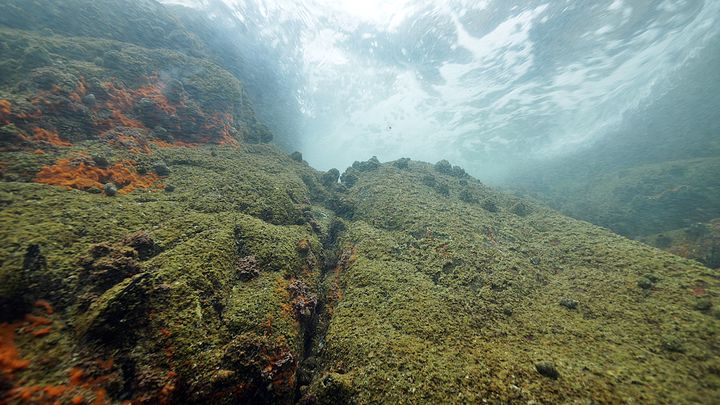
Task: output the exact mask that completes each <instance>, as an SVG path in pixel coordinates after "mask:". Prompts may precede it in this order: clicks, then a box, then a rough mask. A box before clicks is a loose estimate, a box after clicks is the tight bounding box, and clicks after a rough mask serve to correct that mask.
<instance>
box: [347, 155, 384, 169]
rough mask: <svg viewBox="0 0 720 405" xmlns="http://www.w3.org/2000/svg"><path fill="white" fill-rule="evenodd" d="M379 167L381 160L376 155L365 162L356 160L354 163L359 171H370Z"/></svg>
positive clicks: (353, 166) (354, 166) (353, 165)
mask: <svg viewBox="0 0 720 405" xmlns="http://www.w3.org/2000/svg"><path fill="white" fill-rule="evenodd" d="M378 167H380V161H379V160H378V158H377V157H376V156H373V157H371V158H370V159H368V160H366V161H365V162H359V161H357V160H356V161H355V162H354V163H353V164H352V168H353V169H355V170H357V171H359V172H369V171H372V170H376V169H377V168H378Z"/></svg>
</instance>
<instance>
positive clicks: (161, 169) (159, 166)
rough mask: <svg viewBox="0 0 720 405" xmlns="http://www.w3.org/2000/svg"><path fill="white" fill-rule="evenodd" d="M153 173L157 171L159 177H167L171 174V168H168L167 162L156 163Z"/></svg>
mask: <svg viewBox="0 0 720 405" xmlns="http://www.w3.org/2000/svg"><path fill="white" fill-rule="evenodd" d="M153 171H155V173H156V174H157V175H158V176H167V175H169V174H170V168H168V167H167V165H166V164H165V162H158V163H156V164H155V165H154V166H153Z"/></svg>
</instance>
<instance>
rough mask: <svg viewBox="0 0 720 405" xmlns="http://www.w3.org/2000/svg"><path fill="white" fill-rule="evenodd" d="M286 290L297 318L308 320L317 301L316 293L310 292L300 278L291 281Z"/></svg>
mask: <svg viewBox="0 0 720 405" xmlns="http://www.w3.org/2000/svg"><path fill="white" fill-rule="evenodd" d="M287 290H288V292H289V293H290V299H291V303H292V307H293V310H294V312H295V316H296V317H297V319H298V320H301V321H307V320H309V319H310V318H311V317H312V315H313V313H314V312H315V307H316V306H317V303H318V300H317V295H315V294H313V293H311V292H310V291H309V290H308V287H307V285H305V283H304V282H303V281H302V280H300V279H295V280H293V281H291V282H290V284H289V285H288V288H287Z"/></svg>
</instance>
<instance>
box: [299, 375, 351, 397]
mask: <svg viewBox="0 0 720 405" xmlns="http://www.w3.org/2000/svg"><path fill="white" fill-rule="evenodd" d="M316 390H317V393H316V394H315V395H314V396H313V397H306V398H303V400H302V401H301V403H304V404H312V403H319V404H347V403H350V402H352V401H351V399H352V398H353V389H352V380H351V377H350V376H348V375H347V374H340V373H333V372H330V373H327V374H325V375H323V376H322V378H320V381H319V384H317V388H316ZM315 401H317V402H315Z"/></svg>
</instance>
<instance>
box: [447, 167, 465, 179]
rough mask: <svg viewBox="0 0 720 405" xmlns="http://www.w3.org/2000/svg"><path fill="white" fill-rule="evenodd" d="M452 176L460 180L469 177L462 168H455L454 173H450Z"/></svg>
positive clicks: (453, 168)
mask: <svg viewBox="0 0 720 405" xmlns="http://www.w3.org/2000/svg"><path fill="white" fill-rule="evenodd" d="M450 175H451V176H453V177H457V178H459V179H461V178H464V177H467V173H465V169H463V168H462V167H460V166H453V167H452V171H451V172H450Z"/></svg>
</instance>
